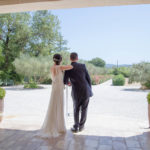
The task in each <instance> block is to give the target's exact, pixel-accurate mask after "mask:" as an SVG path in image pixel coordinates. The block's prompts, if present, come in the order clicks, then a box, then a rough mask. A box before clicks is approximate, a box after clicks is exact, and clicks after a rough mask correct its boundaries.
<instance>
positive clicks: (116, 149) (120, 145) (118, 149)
mask: <svg viewBox="0 0 150 150" xmlns="http://www.w3.org/2000/svg"><path fill="white" fill-rule="evenodd" d="M113 150H127V147H126V144H125V142H120V141H113Z"/></svg>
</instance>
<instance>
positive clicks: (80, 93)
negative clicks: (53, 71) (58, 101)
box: [64, 53, 92, 132]
mask: <svg viewBox="0 0 150 150" xmlns="http://www.w3.org/2000/svg"><path fill="white" fill-rule="evenodd" d="M70 60H71V65H72V66H73V69H72V70H68V71H65V75H64V84H67V85H70V84H71V85H72V93H71V95H72V99H73V107H74V126H73V127H72V128H71V130H72V132H78V131H82V130H83V129H84V124H85V122H86V118H87V108H88V104H89V98H90V97H91V96H92V90H91V79H90V77H89V74H88V71H87V69H86V66H85V64H80V63H78V62H77V61H78V54H77V53H71V54H70ZM70 82H71V83H70ZM80 113H81V117H80V118H79V116H80Z"/></svg>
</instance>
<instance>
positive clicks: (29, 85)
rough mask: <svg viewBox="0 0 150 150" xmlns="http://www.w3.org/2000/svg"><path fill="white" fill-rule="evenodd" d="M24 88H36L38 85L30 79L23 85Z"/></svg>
mask: <svg viewBox="0 0 150 150" xmlns="http://www.w3.org/2000/svg"><path fill="white" fill-rule="evenodd" d="M24 88H25V89H36V88H38V85H37V84H36V83H35V82H34V81H33V80H32V79H31V80H30V81H29V83H28V84H25V85H24Z"/></svg>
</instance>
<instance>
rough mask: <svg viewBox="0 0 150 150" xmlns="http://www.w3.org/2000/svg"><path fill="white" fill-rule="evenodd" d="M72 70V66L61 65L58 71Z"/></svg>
mask: <svg viewBox="0 0 150 150" xmlns="http://www.w3.org/2000/svg"><path fill="white" fill-rule="evenodd" d="M72 68H73V66H72V65H62V66H60V69H61V70H62V71H65V70H71V69H72Z"/></svg>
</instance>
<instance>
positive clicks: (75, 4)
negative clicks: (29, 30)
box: [0, 0, 150, 13]
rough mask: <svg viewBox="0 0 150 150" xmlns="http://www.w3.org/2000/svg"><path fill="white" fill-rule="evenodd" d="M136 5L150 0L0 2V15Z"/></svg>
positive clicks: (2, 0) (10, 0) (20, 0)
mask: <svg viewBox="0 0 150 150" xmlns="http://www.w3.org/2000/svg"><path fill="white" fill-rule="evenodd" d="M136 4H150V0H0V13H8V12H22V11H31V10H44V9H65V8H83V7H95V6H119V5H136Z"/></svg>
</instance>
